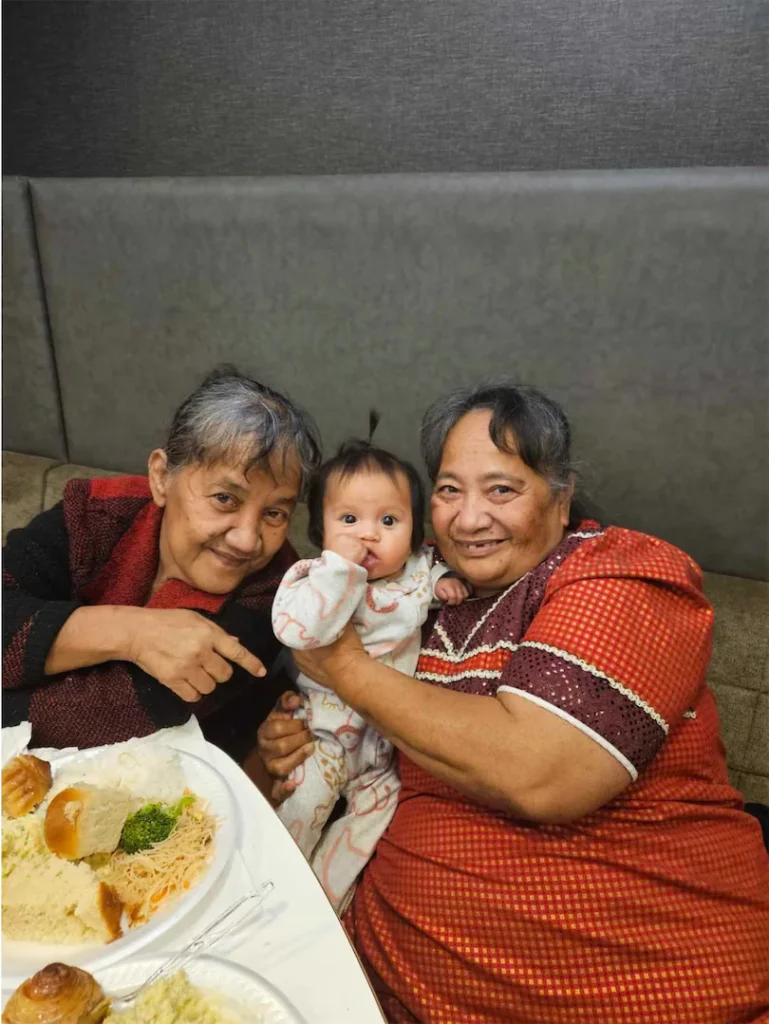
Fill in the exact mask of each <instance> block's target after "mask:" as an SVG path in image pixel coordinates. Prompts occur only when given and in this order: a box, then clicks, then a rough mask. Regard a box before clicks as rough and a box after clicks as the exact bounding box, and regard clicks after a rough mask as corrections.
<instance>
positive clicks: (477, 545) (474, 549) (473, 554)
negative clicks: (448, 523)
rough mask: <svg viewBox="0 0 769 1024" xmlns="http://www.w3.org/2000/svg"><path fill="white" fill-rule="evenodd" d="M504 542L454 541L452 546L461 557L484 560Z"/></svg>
mask: <svg viewBox="0 0 769 1024" xmlns="http://www.w3.org/2000/svg"><path fill="white" fill-rule="evenodd" d="M504 543H505V540H455V541H454V545H455V547H457V548H458V549H459V550H460V551H461V552H462V554H463V555H467V556H468V557H470V558H484V557H485V556H486V555H490V554H493V553H494V552H495V551H497V550H499V548H501V547H502V545H503V544H504Z"/></svg>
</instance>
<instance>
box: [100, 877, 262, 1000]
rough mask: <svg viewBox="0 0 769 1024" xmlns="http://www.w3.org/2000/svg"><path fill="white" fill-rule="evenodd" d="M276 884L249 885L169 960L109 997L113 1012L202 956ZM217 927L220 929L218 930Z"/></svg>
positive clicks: (235, 926) (232, 929)
mask: <svg viewBox="0 0 769 1024" xmlns="http://www.w3.org/2000/svg"><path fill="white" fill-rule="evenodd" d="M274 888H275V886H274V885H273V883H272V882H263V883H262V885H261V887H260V889H258V890H257V889H252V890H251V891H250V892H247V893H246V894H245V896H241V897H240V899H239V900H236V901H235V903H233V904H232V906H230V907H228V908H227V909H226V910H225V911H224V912H223V913H221V914H220V915H219V917H217V918H216V920H214V921H212V922H211V923H210V924H208V925H206V927H205V928H204V929H203V931H202V932H200V933H199V934H198V935H196V936H195V938H194V939H193V940H192V941H191V942H189V943H188V944H187V945H186V946H185V947H184V949H183V950H181V952H179V953H175V954H174V955H173V956H172V957H171V959H170V960H166V962H165V963H164V964H161V966H160V967H158V969H157V970H156V971H155V972H154V973H153V974H151V975H150V976H149V978H147V980H146V981H145V982H143V983H142V984H141V985H140V986H139V987H138V988H136V989H134V990H133V991H132V992H128V993H126V995H123V996H116V997H115V998H114V999H112V1001H111V1002H112V1007H111V1008H112V1010H113V1011H114V1012H115V1013H120V1012H121V1011H122V1010H130V1009H131V1007H132V1006H133V1005H134V1004H135V1003H136V1000H137V999H138V998H139V996H140V995H141V994H142V992H144V991H145V989H148V988H149V987H150V985H152V984H154V983H155V982H156V981H157V980H158V979H159V978H164V977H166V975H168V974H175V973H176V972H177V971H180V970H181V969H182V968H183V967H185V966H186V965H187V964H188V963H189V962H190V961H191V960H194V959H195V957H198V956H201V955H202V954H203V953H205V952H207V951H208V950H209V949H211V947H212V946H214V945H215V944H216V943H217V942H219V941H220V939H223V938H224V937H225V936H226V935H229V934H230V932H232V931H234V930H235V929H236V928H237V927H238V926H239V925H241V924H243V923H244V922H245V921H247V920H248V918H249V917H250V916H251V914H252V913H253V912H254V911H255V910H256V909H257V907H260V906H261V905H262V903H263V902H264V900H265V899H266V898H267V897H268V896H269V895H270V893H271V892H272V891H273V889H274ZM243 908H245V909H244V913H242V914H240V915H238V916H237V917H235V919H234V920H229V919H230V918H231V917H232V915H233V914H235V912H236V911H238V910H241V909H243ZM225 921H227V925H226V927H224V928H219V926H220V925H221V924H223V923H224V922H225ZM217 929H219V930H217Z"/></svg>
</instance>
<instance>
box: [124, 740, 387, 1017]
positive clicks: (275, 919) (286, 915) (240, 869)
mask: <svg viewBox="0 0 769 1024" xmlns="http://www.w3.org/2000/svg"><path fill="white" fill-rule="evenodd" d="M206 746H207V754H208V757H207V760H208V761H209V762H210V763H211V764H212V765H213V766H214V767H215V768H217V769H218V770H219V771H220V772H221V773H222V775H224V777H225V778H226V779H227V781H228V782H229V783H230V786H231V787H232V790H233V792H234V794H235V799H236V801H237V803H238V806H239V808H240V814H241V819H242V825H243V832H242V840H241V844H240V856H236V857H235V858H233V861H232V863H231V864H230V866H229V868H228V869H227V871H226V872H225V873H224V875H223V877H222V878H220V879H219V881H218V882H217V884H216V886H215V887H214V889H213V890H212V892H211V894H210V896H209V897H207V898H206V899H205V900H204V901H203V904H202V905H201V906H199V907H197V908H196V909H195V910H194V911H193V912H192V913H190V914H189V915H188V916H187V917H185V918H184V919H183V921H181V922H180V923H179V924H178V925H177V926H176V927H175V928H173V929H171V930H170V931H168V932H166V933H165V935H162V936H160V937H159V938H158V939H156V940H155V942H153V943H151V944H149V945H147V946H145V947H144V949H143V950H142V953H141V955H145V954H146V955H150V954H153V953H154V954H163V953H167V952H172V951H174V950H177V949H180V948H181V947H182V946H183V945H184V944H185V943H186V942H188V941H189V940H190V939H191V938H192V937H193V936H194V935H195V934H196V933H197V932H199V931H200V930H201V928H203V927H204V926H205V924H206V923H207V922H208V921H210V920H213V918H214V917H216V916H217V915H218V914H220V913H221V911H222V910H223V909H224V908H225V907H227V906H228V905H229V904H231V903H234V902H235V900H236V899H237V898H238V897H239V896H241V895H242V894H243V893H244V892H245V891H246V890H247V889H250V888H252V887H253V886H254V885H256V886H258V885H259V883H260V882H263V881H266V880H268V879H269V880H271V881H272V882H273V883H274V885H275V891H274V892H273V894H272V895H271V896H270V898H269V899H268V901H267V903H266V905H265V906H264V908H263V909H262V911H261V912H260V913H259V914H258V915H257V917H256V919H255V920H254V921H253V922H252V923H250V924H248V925H246V926H245V928H243V929H242V930H241V929H239V930H238V931H237V932H236V933H234V934H233V935H230V936H228V937H227V938H226V939H224V940H223V941H222V942H221V943H219V944H218V945H217V946H216V947H215V948H214V949H213V950H211V954H212V955H213V956H218V957H223V958H224V959H227V960H233V961H236V962H238V963H240V964H243V965H244V966H245V967H249V968H250V969H251V970H253V971H256V972H257V973H258V974H261V975H262V976H263V977H264V978H266V979H267V980H268V981H270V982H272V984H273V985H275V986H276V987H277V988H278V989H280V990H281V991H282V992H283V993H284V994H285V995H286V996H287V997H288V999H290V1000H291V1002H292V1003H293V1004H294V1006H295V1007H296V1009H297V1010H298V1011H299V1013H301V1014H302V1016H303V1017H304V1019H305V1021H306V1022H307V1024H382V1022H383V1020H384V1018H383V1016H382V1013H381V1010H380V1009H379V1004H378V1003H377V1001H376V999H375V997H374V994H373V992H372V990H371V988H370V986H369V983H368V980H367V978H366V975H365V974H364V972H363V969H362V968H361V966H360V963H359V961H358V958H357V956H356V954H355V951H354V949H353V947H352V945H351V944H350V942H349V941H348V939H347V934H346V932H345V930H344V928H343V927H342V925H341V923H340V922H339V920H338V918H337V916H336V914H335V913H334V911H333V909H332V907H331V904H330V903H329V902H328V900H327V899H326V896H325V893H324V892H323V889H322V888H321V885H320V883H319V882H318V880H317V879H316V877H315V875H314V874H313V872H312V870H311V868H310V866H309V865H308V864H307V861H306V860H305V859H304V857H303V856H302V854H301V852H300V851H299V848H298V847H297V846H296V844H295V843H294V841H293V839H292V838H291V836H290V835H289V834H288V832H287V831H286V829H285V828H284V826H283V825H282V823H281V822H280V820H279V819H278V817H277V815H276V814H275V812H274V811H273V809H272V807H270V805H269V803H268V802H267V801H266V800H265V799H264V797H263V796H262V795H261V793H260V792H259V790H258V789H257V788H256V787H255V786H254V784H253V783H252V782H251V780H250V779H249V778H248V776H247V775H245V773H244V772H243V771H242V770H241V769H240V768H239V767H238V765H236V764H235V762H234V761H232V760H231V759H230V758H229V757H228V756H227V755H226V754H225V753H223V752H222V751H221V750H219V749H218V747H214V746H212V745H211V744H206Z"/></svg>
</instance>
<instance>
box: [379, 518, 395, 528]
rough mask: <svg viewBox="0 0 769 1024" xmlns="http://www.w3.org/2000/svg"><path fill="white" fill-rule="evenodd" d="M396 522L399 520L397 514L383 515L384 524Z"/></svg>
mask: <svg viewBox="0 0 769 1024" xmlns="http://www.w3.org/2000/svg"><path fill="white" fill-rule="evenodd" d="M396 522H397V520H396V518H395V516H382V525H383V526H395V524H396Z"/></svg>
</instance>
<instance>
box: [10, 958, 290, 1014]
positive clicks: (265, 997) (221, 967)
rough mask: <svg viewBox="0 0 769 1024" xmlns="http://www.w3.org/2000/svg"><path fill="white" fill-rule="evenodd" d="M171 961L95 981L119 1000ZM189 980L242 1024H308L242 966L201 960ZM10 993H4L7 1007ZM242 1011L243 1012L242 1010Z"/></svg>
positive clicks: (152, 961)
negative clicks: (228, 1005)
mask: <svg viewBox="0 0 769 1024" xmlns="http://www.w3.org/2000/svg"><path fill="white" fill-rule="evenodd" d="M166 960H168V957H164V956H155V957H138V958H137V959H135V960H126V961H124V962H123V963H121V964H115V965H114V966H113V967H107V968H105V969H104V970H100V971H96V972H95V977H96V980H97V981H98V982H99V984H100V985H101V987H102V988H103V989H104V991H105V992H106V993H107V995H108V996H110V995H111V996H119V995H122V994H123V993H124V992H131V991H133V990H134V989H136V988H138V987H139V985H141V984H142V982H143V981H146V979H147V978H148V977H149V976H150V975H151V974H152V973H153V971H156V970H157V969H158V967H162V965H163V964H164V963H165V962H166ZM184 970H185V972H186V974H187V977H188V978H189V979H190V981H191V982H192V983H193V985H197V986H198V987H199V988H202V989H209V990H211V991H212V992H216V993H217V994H218V995H222V996H225V997H226V998H227V999H228V1000H229V1001H230V1002H232V1003H234V1005H233V1009H237V1010H239V1011H241V1012H242V1015H243V1024H305V1022H304V1019H303V1018H302V1017H300V1016H299V1013H298V1011H297V1010H296V1009H295V1007H293V1006H292V1005H291V1003H290V1002H289V1001H288V999H286V997H285V996H284V995H283V994H282V993H281V992H279V991H278V990H277V989H276V988H274V987H273V986H272V985H271V984H270V983H269V982H268V981H265V979H264V978H262V977H260V976H259V975H258V974H254V972H253V971H249V970H248V968H247V967H241V966H240V964H234V963H230V962H229V961H228V960H219V959H217V958H216V957H213V956H201V957H198V959H197V960H193V961H192V963H190V964H187V966H186V967H185V968H184ZM10 995H11V991H6V990H5V988H4V989H3V996H2V1005H3V1007H4V1006H5V1004H6V1002H7V1001H8V999H9V998H10ZM241 1008H242V1009H241Z"/></svg>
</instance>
